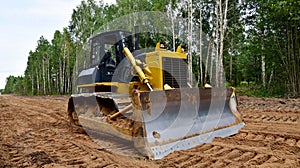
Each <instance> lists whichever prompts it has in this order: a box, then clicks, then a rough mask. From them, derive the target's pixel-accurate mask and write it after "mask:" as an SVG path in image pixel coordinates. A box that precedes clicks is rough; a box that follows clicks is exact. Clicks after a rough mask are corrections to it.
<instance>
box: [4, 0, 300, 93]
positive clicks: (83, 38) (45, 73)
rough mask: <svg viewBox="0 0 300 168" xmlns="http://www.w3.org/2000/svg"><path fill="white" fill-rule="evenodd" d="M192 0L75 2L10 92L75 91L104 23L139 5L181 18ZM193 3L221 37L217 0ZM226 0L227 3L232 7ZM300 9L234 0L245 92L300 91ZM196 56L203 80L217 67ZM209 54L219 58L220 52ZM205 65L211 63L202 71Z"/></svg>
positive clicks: (231, 61) (230, 25) (239, 82)
mask: <svg viewBox="0 0 300 168" xmlns="http://www.w3.org/2000/svg"><path fill="white" fill-rule="evenodd" d="M189 2H190V1H187V0H180V1H179V0H172V1H166V0H152V1H150V0H138V1H133V0H117V1H116V4H112V5H108V4H104V3H103V2H102V1H95V0H82V1H81V3H80V4H79V5H78V6H77V7H76V8H75V9H73V13H72V16H71V20H70V22H69V25H68V26H67V27H65V28H63V30H62V31H58V30H56V31H55V32H54V37H53V39H51V41H48V40H47V39H45V38H44V37H43V36H41V37H40V39H38V41H37V47H36V49H35V50H34V51H30V52H29V54H28V61H27V67H26V70H25V72H24V77H14V76H9V77H8V78H7V83H6V86H5V89H4V90H3V92H4V93H17V94H28V95H39V94H69V93H71V91H72V90H71V88H72V76H73V75H76V74H75V73H76V71H75V70H74V69H76V68H79V67H82V66H83V65H80V63H83V62H85V61H83V60H80V59H86V58H85V57H82V58H81V57H79V56H80V55H82V53H84V52H85V50H83V48H84V45H85V44H86V43H87V41H88V39H89V37H91V35H93V34H94V33H96V32H97V31H98V30H99V29H100V28H101V26H103V25H104V24H106V23H108V22H110V21H112V20H113V19H115V18H118V17H121V16H124V15H126V14H130V13H134V12H138V11H162V12H167V13H168V14H169V15H173V17H174V18H176V17H183V18H187V17H188V7H187V6H188V3H189ZM192 2H193V4H192V7H193V12H192V15H193V19H192V21H193V26H194V27H197V28H200V27H201V28H202V29H201V30H202V31H203V34H207V36H208V37H209V38H212V39H213V38H215V37H214V36H215V32H216V25H215V24H216V21H215V20H216V19H215V18H217V16H216V14H215V10H216V8H215V7H216V1H207V0H195V1H192ZM224 2H225V1H222V3H223V4H221V5H223V6H224ZM299 8H300V2H299V1H296V0H283V1H261V0H251V1H250V0H246V1H237V0H229V1H228V9H229V10H228V13H227V21H228V22H227V28H226V31H225V39H224V49H223V52H224V54H223V58H224V69H225V74H226V79H227V80H226V83H227V85H231V86H235V87H237V88H238V92H239V93H241V94H244V95H250V96H267V97H269V96H286V95H288V96H290V95H291V96H299V95H300V55H299V54H300V49H299V48H300V44H299V43H300V40H299V36H300V30H299V21H300V13H299ZM200 14H201V15H200ZM162 17H163V16H162ZM149 26H151V25H149ZM182 26H186V25H184V24H183V25H182ZM199 30H200V29H199ZM140 38H141V39H140V43H141V47H145V46H154V45H155V43H156V42H157V41H172V37H163V36H161V35H159V34H156V35H154V34H151V33H148V34H147V33H144V34H141V35H140ZM195 40H199V38H198V39H197V38H196V39H195ZM208 43H209V42H207V43H205V45H208ZM210 43H211V45H212V46H211V48H213V47H214V46H215V45H216V41H213V40H212V41H210ZM179 44H182V45H187V44H188V42H187V41H183V42H182V41H178V40H177V41H176V45H179ZM211 50H212V49H211ZM193 52H194V51H193ZM192 55H193V59H192V61H193V62H192V64H193V72H194V74H195V77H196V80H200V77H201V75H202V76H205V75H206V74H204V70H207V69H208V68H209V67H205V66H206V64H205V62H204V61H205V58H206V55H205V54H203V53H202V61H203V62H202V63H199V62H200V58H199V54H197V53H195V52H194V53H193V54H192ZM76 58H77V59H78V60H77V64H76ZM262 58H265V60H264V63H265V71H266V72H265V74H266V79H265V81H266V83H265V84H264V83H263V80H262V61H263V59H262ZM206 59H207V60H209V61H211V60H212V59H214V57H213V56H210V57H208V58H206ZM200 65H201V66H202V67H203V72H202V74H200V70H199V69H200ZM207 75H208V76H205V77H206V79H204V82H209V79H210V78H211V77H210V76H209V74H207ZM199 86H201V84H199ZM1 92H2V91H1Z"/></svg>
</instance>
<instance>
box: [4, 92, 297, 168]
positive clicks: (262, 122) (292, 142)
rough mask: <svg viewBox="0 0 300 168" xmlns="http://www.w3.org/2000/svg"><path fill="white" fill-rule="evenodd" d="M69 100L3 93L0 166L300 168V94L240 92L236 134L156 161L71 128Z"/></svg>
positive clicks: (65, 98)
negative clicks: (239, 126) (240, 119)
mask: <svg viewBox="0 0 300 168" xmlns="http://www.w3.org/2000/svg"><path fill="white" fill-rule="evenodd" d="M67 99H68V98H67V97H51V96H47V97H46V96H45V97H23V96H22V97H21V96H11V95H2V96H0V114H1V115H0V128H1V129H0V135H1V136H0V167H6V166H7V167H59V166H61V167H300V129H299V128H300V107H299V105H300V100H299V99H289V100H285V99H259V98H248V97H240V98H239V99H240V100H239V103H240V106H239V110H240V111H241V114H242V116H243V119H244V121H245V123H246V126H245V127H244V128H243V129H242V130H241V131H240V132H239V133H238V134H236V135H234V136H231V137H226V138H217V139H215V140H214V141H213V142H212V143H207V144H203V145H200V146H197V147H195V148H192V149H189V150H186V151H178V152H174V153H172V154H170V155H168V156H167V157H165V158H163V159H161V160H158V161H151V160H148V159H147V158H143V157H138V156H124V155H123V154H124V153H122V152H119V151H122V149H124V146H121V145H120V144H119V145H118V144H112V142H105V143H104V142H100V143H99V142H98V144H97V143H96V142H94V141H93V140H92V139H91V138H90V137H89V136H88V135H86V134H84V133H82V132H80V130H72V129H70V127H69V121H68V116H67V113H66V108H67ZM99 144H100V145H99ZM101 144H102V145H101ZM111 146H117V147H119V148H120V150H119V151H117V152H114V151H113V150H110V148H109V147H111ZM125 155H126V154H125Z"/></svg>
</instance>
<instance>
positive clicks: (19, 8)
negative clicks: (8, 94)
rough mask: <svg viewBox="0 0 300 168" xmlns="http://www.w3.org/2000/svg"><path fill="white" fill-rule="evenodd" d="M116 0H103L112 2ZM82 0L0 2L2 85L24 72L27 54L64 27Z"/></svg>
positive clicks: (0, 66) (2, 86)
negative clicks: (41, 39) (41, 41)
mask: <svg viewBox="0 0 300 168" xmlns="http://www.w3.org/2000/svg"><path fill="white" fill-rule="evenodd" d="M111 1H114V2H115V0H104V2H106V3H111ZM80 2H81V0H9V1H2V2H1V5H0V89H3V88H4V87H5V82H6V78H7V77H8V76H9V75H14V76H21V75H24V71H25V69H26V64H27V57H28V53H29V51H30V50H32V51H34V50H35V48H36V46H37V41H38V39H39V38H40V37H41V36H44V37H45V38H46V39H48V40H49V41H51V40H52V38H53V34H54V32H55V30H60V31H62V30H63V28H64V27H67V26H68V24H69V21H70V19H71V14H72V11H73V9H75V8H76V6H78V5H79V4H80Z"/></svg>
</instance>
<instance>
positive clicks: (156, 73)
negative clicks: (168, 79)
mask: <svg viewBox="0 0 300 168" xmlns="http://www.w3.org/2000/svg"><path fill="white" fill-rule="evenodd" d="M164 57H168V58H178V59H186V58H187V56H186V53H183V52H179V51H178V52H177V51H176V52H171V51H167V50H165V49H159V48H156V50H155V51H154V52H150V53H147V54H146V64H147V65H148V67H149V69H150V71H151V72H152V76H148V75H147V74H146V76H147V77H148V78H149V82H150V84H151V86H152V88H153V89H154V90H164V84H163V63H162V59H163V58H164Z"/></svg>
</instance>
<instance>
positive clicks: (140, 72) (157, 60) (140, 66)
mask: <svg viewBox="0 0 300 168" xmlns="http://www.w3.org/2000/svg"><path fill="white" fill-rule="evenodd" d="M123 52H124V54H125V55H126V57H127V59H128V60H129V61H130V63H131V65H132V68H133V70H134V71H135V72H136V75H137V76H138V77H139V79H140V81H134V82H130V83H129V84H126V83H119V82H99V83H92V84H84V85H78V86H77V88H78V89H94V88H97V87H111V88H113V89H112V90H113V91H114V92H116V93H119V94H129V95H130V94H131V93H132V90H133V89H138V90H141V91H149V88H148V87H147V85H146V84H147V83H148V84H150V86H151V87H152V88H153V90H164V83H163V63H162V62H163V61H162V60H163V58H164V57H168V58H177V59H186V58H187V56H186V53H185V52H182V51H181V47H180V46H179V47H178V48H177V50H176V52H171V51H168V50H166V49H161V48H159V43H158V44H157V47H156V48H155V51H153V52H149V53H146V58H145V62H143V63H141V61H140V60H136V59H135V58H134V57H133V56H132V54H131V53H130V51H129V50H128V49H127V48H126V47H125V49H124V51H123Z"/></svg>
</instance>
